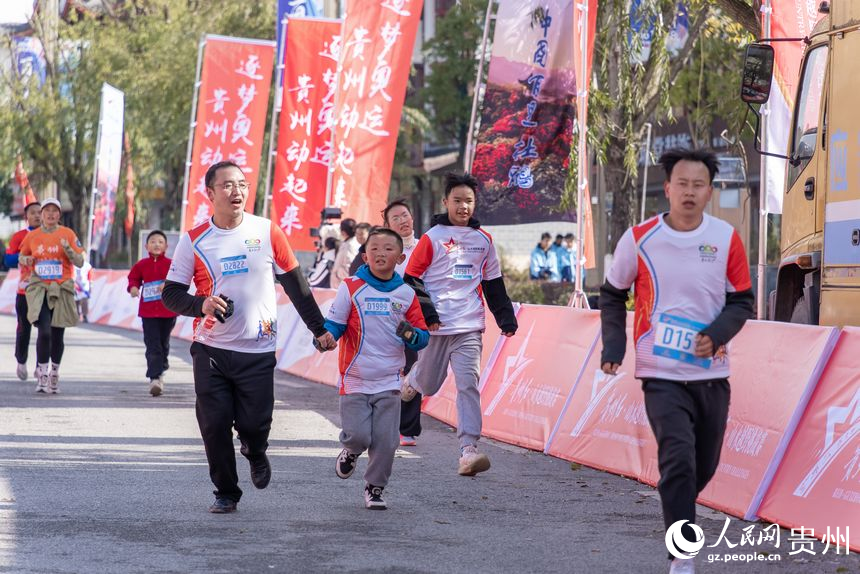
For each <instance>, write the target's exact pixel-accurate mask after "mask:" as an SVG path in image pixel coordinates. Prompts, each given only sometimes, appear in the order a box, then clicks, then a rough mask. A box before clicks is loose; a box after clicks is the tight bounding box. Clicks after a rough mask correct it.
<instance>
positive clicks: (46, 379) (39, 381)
mask: <svg viewBox="0 0 860 574" xmlns="http://www.w3.org/2000/svg"><path fill="white" fill-rule="evenodd" d="M50 381H51V376H50V375H49V374H48V373H46V372H43V371H42V370H41V369H40V370H39V376H38V377H36V392H37V393H47V392H48V389H49V387H50Z"/></svg>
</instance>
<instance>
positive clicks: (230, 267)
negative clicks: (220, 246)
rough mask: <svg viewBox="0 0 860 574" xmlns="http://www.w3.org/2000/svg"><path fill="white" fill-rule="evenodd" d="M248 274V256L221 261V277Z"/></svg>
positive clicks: (238, 256) (226, 258) (227, 258)
mask: <svg viewBox="0 0 860 574" xmlns="http://www.w3.org/2000/svg"><path fill="white" fill-rule="evenodd" d="M247 272H248V256H247V255H236V256H235V257H224V258H222V259H221V275H238V274H239V273H247Z"/></svg>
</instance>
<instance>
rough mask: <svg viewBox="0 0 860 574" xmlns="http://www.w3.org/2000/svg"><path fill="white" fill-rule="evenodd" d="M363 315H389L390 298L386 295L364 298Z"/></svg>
mask: <svg viewBox="0 0 860 574" xmlns="http://www.w3.org/2000/svg"><path fill="white" fill-rule="evenodd" d="M364 305H365V311H364V314H365V315H378V316H383V317H387V316H389V315H391V299H389V298H388V297H368V298H367V299H365V300H364Z"/></svg>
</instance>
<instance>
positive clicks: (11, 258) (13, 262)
mask: <svg viewBox="0 0 860 574" xmlns="http://www.w3.org/2000/svg"><path fill="white" fill-rule="evenodd" d="M19 255H20V254H19V253H15V254H14V255H12V254H9V253H6V254H5V255H4V256H3V263H4V264H5V265H6V267H7V268H9V269H14V268H16V267H18V256H19Z"/></svg>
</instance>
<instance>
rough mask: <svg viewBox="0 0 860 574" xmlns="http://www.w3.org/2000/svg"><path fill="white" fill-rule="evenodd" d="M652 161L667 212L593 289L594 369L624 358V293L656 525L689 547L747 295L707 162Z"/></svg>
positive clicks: (678, 561) (673, 153) (712, 466)
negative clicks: (676, 529) (596, 307)
mask: <svg viewBox="0 0 860 574" xmlns="http://www.w3.org/2000/svg"><path fill="white" fill-rule="evenodd" d="M660 163H661V164H662V166H663V169H664V170H665V172H666V181H665V183H664V184H663V188H664V190H665V193H666V197H667V198H668V199H669V212H668V213H662V214H659V215H657V216H655V217H652V218H651V219H649V220H648V221H645V222H644V223H642V224H641V225H637V226H635V227H632V228H630V229H628V230H627V231H626V232H625V233H624V235H623V236H622V237H621V239H620V240H619V241H618V245H617V247H616V248H615V258H614V259H613V262H612V268H611V269H610V271H609V273H608V274H607V276H606V282H605V283H604V284H603V287H601V289H600V317H601V323H602V333H603V335H602V336H603V353H602V356H601V368H602V370H603V372H604V373H606V374H608V375H615V374H617V373H618V368H619V367H620V366H621V362H622V361H623V359H624V352H625V349H626V345H627V333H626V320H627V310H626V307H625V304H626V302H627V297H628V291H629V290H630V288H631V287H634V293H635V312H636V313H635V320H634V329H633V336H634V338H635V342H636V368H635V375H636V378H638V379H641V380H642V391H643V392H644V394H645V411H646V414H647V415H648V421H649V423H650V424H651V429H652V430H653V431H654V436H655V437H656V439H657V459H658V465H659V468H660V481H659V482H658V483H657V490H658V491H659V493H660V500H661V501H662V505H663V520H664V523H665V527H666V529H667V530H668V529H669V527H670V526H672V525H673V524H675V523H676V522H678V521H685V522H687V523H688V524H684V525H683V526H682V528H681V533H682V534H683V536H684V538H686V539H687V540H688V541H690V542H695V541H696V540H697V536H696V533H695V532H694V530H693V529H692V528H691V527H690V526H689V525H690V524H695V522H696V497H697V496H698V494H699V493H700V492H701V491H702V490H703V489H704V488H705V487H706V486H707V485H708V482H709V481H710V480H711V478H712V477H713V476H714V473H715V472H716V470H717V465H718V464H719V462H720V450H721V449H722V445H723V435H724V434H725V431H726V422H727V419H728V412H729V396H730V388H729V381H728V376H729V357H728V351H727V348H726V345H727V344H728V342H729V341H730V340H731V339H732V338H733V337H734V336H735V335H736V334H737V333H738V331H740V330H741V327H743V325H744V322H745V321H746V320H747V319H749V318H750V317H752V314H753V304H754V301H755V297H754V296H753V292H752V283H751V281H750V272H749V264H748V262H747V256H746V250H745V248H744V245H743V243H742V242H741V239H740V236H739V235H738V234H737V232H736V231H735V230H734V229H733V228H732V226H731V225H729V224H728V223H726V222H725V221H723V220H721V219H717V218H716V217H712V216H710V215H708V214H706V213H705V208H706V207H707V206H708V203H709V202H710V200H711V194H712V192H713V186H712V183H713V181H714V175H715V174H716V173H717V171H718V166H719V162H718V161H717V158H716V156H715V155H714V154H713V153H710V152H706V151H702V150H684V149H673V150H669V151H667V152H666V153H664V154H663V156H662V157H661V158H660ZM674 551H675V552H676V553H677V556H684V553H683V552H682V551H681V550H680V549H678V548H677V547H676V548H675V549H674ZM669 558H670V559H673V556H672V553H671V552H670V556H669ZM670 572H672V573H689V572H694V565H693V559H692V556H685V557H684V558H680V557H674V559H673V560H672V563H671V566H670Z"/></svg>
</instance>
